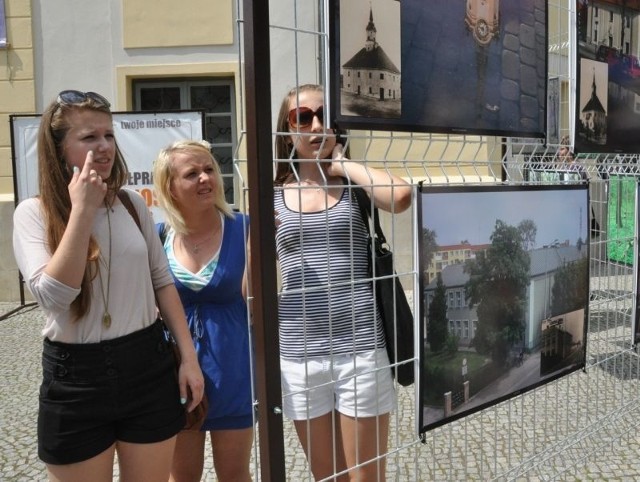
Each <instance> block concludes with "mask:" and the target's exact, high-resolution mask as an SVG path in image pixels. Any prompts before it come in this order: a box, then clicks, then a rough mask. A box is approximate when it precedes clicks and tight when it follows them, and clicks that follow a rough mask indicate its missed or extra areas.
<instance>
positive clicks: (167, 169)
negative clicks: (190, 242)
mask: <svg viewBox="0 0 640 482" xmlns="http://www.w3.org/2000/svg"><path fill="white" fill-rule="evenodd" d="M176 154H191V155H194V156H195V155H198V154H206V155H207V156H209V158H210V159H211V164H212V165H213V176H214V178H215V186H216V187H215V193H214V205H215V207H216V208H217V209H218V210H219V211H220V212H222V213H223V214H224V215H225V216H227V217H230V218H233V217H234V214H233V209H232V208H231V206H230V205H229V204H228V203H227V200H226V199H225V197H224V181H223V179H222V172H221V171H220V166H219V165H218V161H216V158H215V157H214V156H213V154H212V153H211V144H209V143H208V142H207V141H204V140H203V141H197V140H191V139H185V140H181V141H175V142H173V143H172V144H170V145H169V146H167V147H165V148H164V149H162V150H161V151H160V152H159V153H158V157H157V158H156V160H155V161H154V163H153V186H154V188H155V191H156V196H157V197H158V201H159V203H160V207H161V208H162V209H163V210H164V212H165V215H166V217H167V223H168V224H169V226H171V227H172V228H173V229H174V230H175V231H176V233H179V234H188V230H187V226H186V225H185V222H184V216H183V215H182V213H181V212H180V209H178V207H177V206H176V203H175V201H174V199H173V196H172V195H171V182H172V181H173V176H174V174H175V170H174V166H173V161H174V157H175V155H176Z"/></svg>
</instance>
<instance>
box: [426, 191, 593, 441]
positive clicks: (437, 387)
mask: <svg viewBox="0 0 640 482" xmlns="http://www.w3.org/2000/svg"><path fill="white" fill-rule="evenodd" d="M490 198H492V199H490ZM490 201H491V202H490ZM554 201H555V202H554ZM417 204H418V206H417V210H418V225H419V228H418V232H419V244H420V248H419V249H420V250H419V253H420V255H419V259H420V274H421V275H420V277H419V286H420V287H419V289H420V293H421V295H422V296H421V299H420V302H419V310H420V312H419V320H421V322H420V323H419V325H420V343H419V345H420V352H419V363H420V365H419V366H420V376H419V378H418V387H417V390H418V409H419V413H418V428H419V432H420V433H425V432H427V431H429V430H432V429H434V428H436V427H439V426H441V425H444V424H447V423H449V422H452V421H454V420H457V419H460V418H462V417H466V416H468V415H471V414H473V413H476V412H477V411H480V410H484V409H486V408H488V407H491V406H493V405H495V404H497V403H500V402H502V401H505V400H507V399H510V398H513V397H515V396H517V395H520V394H522V393H525V392H527V391H530V390H532V389H534V388H537V387H539V386H541V385H544V384H546V383H549V382H551V381H552V380H555V379H557V378H560V377H562V376H565V375H568V374H569V373H572V372H574V371H576V370H580V369H583V368H584V367H585V364H586V342H587V319H588V309H589V259H590V253H589V251H590V249H589V244H590V242H589V214H588V212H589V188H588V184H587V183H584V182H581V183H562V184H545V185H535V184H524V185H505V184H491V185H449V186H435V185H428V184H420V185H419V188H418V198H417ZM488 206H491V208H489V207H488ZM429 213H437V214H433V215H432V214H429ZM577 213H579V216H576V215H577ZM430 216H431V218H434V219H435V218H437V217H440V218H442V221H435V220H433V221H430V219H431V218H430ZM501 218H504V219H503V220H505V219H506V220H509V219H514V220H515V219H517V220H520V221H524V220H525V219H531V220H532V221H534V223H536V226H538V235H542V233H545V234H546V235H547V236H556V237H555V238H554V239H557V236H561V235H562V234H563V233H564V232H565V229H568V228H563V227H562V226H563V225H564V226H567V225H566V222H568V223H570V224H571V225H572V226H574V227H575V226H576V224H575V223H576V222H577V223H579V224H578V226H579V227H578V228H577V231H576V232H575V233H576V237H575V238H574V239H573V241H574V243H573V244H572V243H571V242H558V241H556V242H554V243H551V244H544V243H540V246H537V245H536V246H537V247H536V249H534V250H531V251H527V253H528V254H529V256H530V258H529V259H530V261H531V260H533V261H531V265H530V267H529V268H530V270H529V273H528V277H529V278H528V283H529V284H528V285H527V292H530V293H534V296H533V297H532V296H531V295H529V297H528V298H526V302H527V304H526V307H527V309H526V310H525V311H524V312H525V313H528V316H529V317H528V318H525V317H523V319H522V320H523V328H522V330H523V333H522V336H521V340H522V342H521V344H520V345H517V344H516V345H513V344H511V345H509V346H508V348H509V350H508V355H507V357H505V359H504V360H503V362H502V364H500V362H499V361H496V360H494V359H492V357H491V356H490V357H489V361H486V360H485V361H484V362H483V363H484V365H482V367H488V366H489V365H491V368H486V369H485V372H489V371H490V372H491V373H492V375H491V376H494V377H497V378H494V379H493V381H489V382H487V381H486V377H487V375H486V374H485V375H482V376H483V377H485V378H483V379H482V382H481V381H480V380H481V379H480V378H476V377H479V376H480V375H478V374H479V373H480V372H476V371H473V372H472V371H471V370H472V367H473V366H475V365H477V363H478V356H479V357H480V358H482V357H485V358H486V357H487V355H486V354H485V355H482V354H479V353H478V349H477V348H473V349H471V348H469V347H464V350H460V348H461V347H462V344H461V341H460V339H459V340H458V345H457V350H458V351H457V353H456V354H455V357H456V358H454V359H452V360H453V361H451V362H450V363H451V366H450V367H444V368H443V367H442V365H440V366H439V368H437V366H438V363H440V361H439V359H437V358H436V357H437V356H440V352H438V353H433V352H430V349H431V347H430V345H432V344H433V343H434V340H433V339H431V338H430V337H428V336H427V335H428V333H434V332H435V331H436V327H435V325H434V326H433V327H432V320H430V319H429V316H428V314H429V305H430V303H432V302H433V300H434V297H435V295H434V293H435V290H433V285H434V282H433V280H429V279H425V278H426V275H425V273H427V272H428V271H429V265H428V262H427V260H428V258H429V249H431V250H432V251H433V246H432V244H431V243H430V242H429V241H428V239H432V238H430V237H429V236H427V235H425V234H424V233H425V231H424V230H425V229H434V231H435V232H436V237H435V240H436V242H438V241H437V232H438V231H437V226H445V223H447V225H448V226H449V227H447V228H444V229H449V230H450V231H451V235H453V233H454V232H458V230H460V231H459V232H460V233H467V236H466V238H463V239H465V240H467V241H470V244H471V245H474V244H475V245H477V246H480V248H478V249H486V250H487V251H486V252H487V253H488V252H489V251H490V250H491V249H492V248H491V247H488V248H487V247H485V248H482V245H483V243H478V242H477V240H478V235H479V233H480V229H482V230H485V231H486V230H487V229H486V226H488V225H490V224H494V229H497V228H496V226H497V220H498V219H501ZM576 218H579V219H576ZM445 220H446V221H445ZM483 220H484V224H482V223H483ZM558 220H561V222H557V221H558ZM504 222H505V223H507V224H508V221H504ZM554 222H555V224H553V223H554ZM469 226H474V227H469ZM480 226H484V227H482V228H480ZM509 226H510V225H509ZM554 226H557V227H554ZM511 227H513V226H510V227H509V229H507V231H505V232H512V233H513V230H511ZM503 228H504V226H503V227H501V230H502V229H503ZM440 232H441V233H443V232H444V231H443V230H442V229H441V230H440ZM494 234H495V233H494ZM501 236H502V235H500V236H498V238H500V237H501ZM456 239H457V238H456ZM545 239H546V237H545ZM567 239H569V238H567ZM579 240H580V241H579ZM487 243H488V244H489V245H490V246H492V245H491V243H492V241H491V240H490V238H488V239H487V240H486V243H484V244H487ZM443 245H446V246H451V243H449V244H447V243H446V242H445V243H443ZM430 246H431V247H430ZM572 252H573V255H575V259H573V261H571V262H567V264H563V262H564V261H566V260H569V259H571V256H572ZM476 256H477V258H476V259H480V257H481V256H480V255H476ZM482 256H485V257H486V258H489V255H482ZM556 258H557V259H556ZM449 259H451V258H450V257H449ZM493 259H494V261H495V259H496V258H495V256H494V257H493ZM563 260H564V261H563ZM534 261H535V263H536V264H535V266H536V270H534V269H533V268H532V266H533V263H534ZM447 269H448V267H447V268H443V271H442V273H443V274H441V276H442V277H443V278H447V276H448V275H447V274H445V270H447ZM561 269H564V270H567V269H575V270H577V271H576V272H577V273H579V274H580V276H575V279H576V285H575V286H576V287H578V288H579V289H578V290H577V292H578V293H579V294H580V295H579V297H577V298H575V300H573V304H572V305H571V307H570V309H568V311H566V312H553V311H549V310H551V307H556V308H554V309H559V308H557V307H558V306H560V307H562V306H563V304H562V302H563V299H562V297H561V295H557V296H558V300H557V303H556V300H553V298H552V296H551V293H552V290H553V281H550V280H551V279H552V278H550V277H551V276H553V277H555V276H565V279H566V277H567V276H569V274H570V273H571V271H564V273H562V274H561V272H560V270H561ZM456 270H457V271H456ZM538 271H540V272H539V273H538ZM450 272H451V273H452V276H451V278H448V279H451V280H455V276H456V273H458V274H459V273H460V272H462V273H464V268H462V269H461V268H460V267H459V266H455V264H453V265H452V268H450ZM519 272H522V270H520V271H519ZM573 274H574V275H575V272H574V273H573ZM476 275H477V273H476V274H474V276H476ZM461 279H464V277H462V278H461ZM447 281H448V280H447ZM445 283H446V281H445ZM436 284H437V282H436ZM459 286H460V285H456V284H455V282H453V283H452V284H451V287H452V288H451V289H450V290H449V291H446V295H445V302H446V303H449V302H450V300H452V302H454V303H456V302H457V300H456V299H455V298H453V299H451V298H450V296H451V295H450V294H449V293H451V292H453V293H454V294H455V292H456V290H457V289H458V287H459ZM476 286H479V287H483V286H486V288H485V289H487V290H488V289H490V288H491V285H490V283H487V284H484V285H483V283H482V282H480V283H479V284H476ZM558 286H560V284H559V285H558ZM462 287H463V288H464V289H467V285H466V282H465V284H464V285H462ZM453 288H455V289H453ZM547 290H548V291H547ZM559 291H560V289H559ZM541 293H543V294H544V295H543V294H541ZM547 293H548V294H547ZM466 294H467V292H466V291H463V294H462V298H463V299H464V301H465V302H468V298H467V297H466ZM456 296H457V294H456ZM554 296H556V295H554ZM489 298H490V297H489ZM576 300H577V301H576ZM576 302H577V305H576ZM487 303H488V304H489V305H490V303H491V301H490V299H489V300H487ZM548 306H549V308H547V307H548ZM564 306H568V304H565V305H564ZM576 306H578V308H576ZM478 307H479V305H478V304H476V305H475V306H472V305H468V306H466V307H462V306H460V307H459V308H460V310H464V309H467V310H468V311H469V312H471V311H472V310H474V309H477V308H478ZM451 309H453V308H451ZM455 309H458V308H457V307H456V308H455ZM449 312H450V308H449V306H448V305H447V313H449ZM460 313H462V311H460ZM532 314H533V315H532ZM433 316H435V315H433ZM532 318H534V319H532ZM485 319H486V317H485ZM489 319H490V320H491V318H489ZM450 321H454V320H452V318H449V317H448V315H447V324H449V322H450ZM468 321H469V322H470V326H473V323H472V320H471V319H469V320H468ZM483 322H484V321H480V320H479V321H478V324H477V327H476V328H475V330H476V335H477V330H478V329H479V326H480V323H483ZM545 323H546V324H545ZM543 328H544V330H546V331H544V330H543ZM454 333H455V328H454ZM536 340H537V341H536ZM541 340H542V341H541ZM550 340H552V341H550ZM554 340H555V341H554ZM543 342H544V343H543ZM553 343H556V344H555V345H554V344H553ZM549 347H552V351H551V352H550V351H549ZM567 347H569V348H567ZM516 348H517V349H519V350H520V351H519V352H518V351H517V350H515V351H514V349H516ZM543 348H544V350H545V352H544V353H543V351H542V350H543ZM474 350H475V352H474ZM553 350H555V351H553ZM558 350H560V351H561V352H562V353H564V354H565V355H566V356H561V357H560V358H558ZM460 353H464V358H462V364H461V366H460V367H459V368H460V373H459V375H460V376H458V374H457V373H456V370H457V368H455V367H456V366H457V365H456V363H457V362H458V358H459V357H460V356H459V355H460ZM467 358H468V359H469V360H468V363H466V362H467ZM474 359H475V361H474ZM554 363H555V365H554ZM465 367H466V371H465ZM550 367H553V369H551V368H550ZM436 368H437V369H436ZM438 370H440V374H438ZM536 370H538V375H537V376H535V372H536ZM456 377H457V378H459V379H461V380H464V381H467V382H468V384H467V385H466V388H465V385H464V382H463V384H462V386H460V385H459V384H458V385H457V383H458V381H459V380H457V379H456ZM501 377H504V378H501ZM509 378H511V379H512V380H513V385H511V386H509V385H502V383H503V382H504V380H505V379H506V380H509ZM474 380H476V382H477V384H478V385H476V387H480V384H481V383H483V384H484V385H482V388H481V391H482V393H480V392H479V391H477V390H476V388H475V387H472V385H473V382H474ZM496 380H497V381H496ZM447 384H450V385H447ZM505 387H508V388H505ZM465 391H466V393H465ZM448 392H449V393H451V395H450V396H449V401H450V403H451V407H449V408H450V409H449V410H448V411H447V403H448V402H447V395H446V394H447V393H448ZM456 393H460V394H461V395H460V396H462V397H463V402H462V404H461V405H460V406H458V407H456V408H455V409H454V408H453V405H454V404H455V403H456V399H457V397H458V395H456ZM433 400H437V404H435V405H434V404H433ZM440 402H441V403H440ZM438 413H440V415H438Z"/></svg>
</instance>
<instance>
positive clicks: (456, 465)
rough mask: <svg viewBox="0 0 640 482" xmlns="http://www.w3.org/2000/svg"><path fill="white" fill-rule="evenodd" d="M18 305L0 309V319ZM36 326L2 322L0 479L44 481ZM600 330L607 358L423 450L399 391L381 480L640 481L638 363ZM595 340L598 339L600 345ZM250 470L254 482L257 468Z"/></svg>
mask: <svg viewBox="0 0 640 482" xmlns="http://www.w3.org/2000/svg"><path fill="white" fill-rule="evenodd" d="M17 306H18V305H17V304H10V303H0V315H1V314H3V313H7V312H9V311H10V310H12V309H14V308H16V307H17ZM609 325H611V322H609ZM42 326H43V315H42V313H41V311H40V310H39V309H37V308H35V307H27V308H23V309H22V310H20V311H18V312H17V313H15V314H14V315H12V316H10V317H9V318H7V319H5V320H2V321H0V347H1V349H0V366H1V367H2V378H1V380H2V382H1V383H2V390H1V391H0V481H40V480H46V471H45V469H44V466H43V464H42V463H41V462H40V461H39V460H38V458H37V454H36V416H37V391H38V385H39V382H40V371H41V369H40V351H41V337H40V330H41V327H42ZM605 328H606V327H603V328H602V329H601V330H599V331H598V332H595V333H594V334H593V338H594V339H593V340H592V341H593V345H594V346H596V347H597V346H598V344H599V343H602V344H604V345H602V346H603V348H602V350H601V354H600V355H598V356H605V355H606V354H607V353H608V356H609V358H607V359H606V361H603V362H602V363H599V364H598V366H597V367H595V368H594V367H592V368H591V369H590V370H589V371H588V372H587V373H586V374H585V373H577V374H576V375H575V376H574V375H573V374H572V375H570V376H568V377H565V379H563V380H561V381H559V382H558V383H554V384H549V385H547V386H545V387H543V388H542V389H540V390H536V391H534V392H533V393H531V392H529V394H525V395H526V396H521V397H519V399H518V400H517V401H511V402H506V403H502V404H500V405H498V406H496V407H492V408H490V409H487V410H484V411H483V412H480V413H478V414H474V415H471V416H469V417H466V418H465V419H463V420H462V421H458V422H454V423H451V424H448V425H446V426H444V427H440V428H439V429H436V430H434V431H431V432H428V433H427V437H426V438H425V441H424V443H421V442H419V440H418V439H417V437H416V435H415V408H414V401H413V389H412V388H400V389H399V402H398V410H397V412H396V413H395V414H394V416H393V419H392V424H391V436H390V444H389V446H390V453H391V455H390V456H389V462H388V469H387V474H388V480H396V481H418V480H419V481H430V480H488V479H494V478H496V479H498V480H527V481H530V480H531V481H537V480H615V481H635V480H637V479H638V478H640V437H639V436H638V425H639V422H638V421H639V420H640V404H639V403H638V399H639V397H640V388H639V385H638V379H637V378H638V377H637V373H638V367H639V366H640V363H639V362H638V358H637V356H635V355H634V354H633V353H626V354H625V356H624V357H623V356H618V355H616V354H615V352H613V353H612V352H611V349H612V348H611V346H609V345H611V343H615V340H616V339H617V338H616V337H615V333H613V335H611V333H609V332H611V331H612V330H613V331H614V332H615V330H616V328H615V326H614V328H609V329H608V330H607V329H605ZM603 334H607V336H606V338H602V339H600V340H599V339H598V337H599V336H602V335H603ZM605 345H606V346H605ZM603 360H605V359H604V358H603ZM284 429H285V447H286V471H287V479H288V480H290V481H303V480H311V478H310V475H309V472H308V467H307V464H306V461H305V458H304V455H303V454H302V450H301V448H300V446H299V444H298V441H297V438H296V435H295V433H294V431H293V429H292V425H291V424H290V423H289V422H285V427H284ZM256 451H257V449H256ZM206 460H207V462H206V466H205V476H204V479H203V480H207V481H215V480H217V479H216V477H215V473H214V470H213V466H212V465H213V464H212V461H211V457H210V454H207V459H206ZM254 460H255V459H254ZM253 467H254V478H255V480H258V477H256V476H255V474H256V473H258V472H259V471H257V470H256V469H255V467H256V465H255V462H254V463H253ZM116 476H117V466H116Z"/></svg>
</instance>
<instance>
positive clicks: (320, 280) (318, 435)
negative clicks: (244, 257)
mask: <svg viewBox="0 0 640 482" xmlns="http://www.w3.org/2000/svg"><path fill="white" fill-rule="evenodd" d="M277 131H278V133H279V135H278V137H277V138H276V144H275V153H276V163H277V166H276V175H275V193H274V196H275V198H274V206H275V210H276V223H277V231H276V251H277V256H278V260H279V264H280V270H281V274H282V291H281V294H280V299H279V323H280V354H281V371H282V384H283V392H284V396H283V407H284V414H285V415H286V416H287V417H289V418H291V419H293V421H294V425H295V428H296V431H297V434H298V437H299V439H300V442H301V444H302V447H303V449H304V451H305V454H306V456H307V459H308V461H309V463H310V467H311V471H312V472H313V475H314V477H315V478H316V479H317V480H318V479H324V478H325V477H330V476H332V475H333V474H336V473H341V475H340V476H339V477H338V480H349V479H350V480H377V481H383V480H385V454H386V451H387V442H388V433H389V413H390V412H391V411H392V410H393V409H394V407H395V406H396V395H395V390H394V386H393V380H392V375H391V370H390V368H389V359H388V356H387V352H386V350H385V338H384V331H383V327H382V321H381V318H380V315H379V312H378V309H377V306H376V302H375V295H374V291H373V286H372V282H371V279H370V275H369V273H368V263H369V255H368V240H367V237H368V228H367V227H366V226H365V225H364V222H363V221H362V217H361V214H360V210H359V207H358V203H357V201H356V198H355V194H354V193H353V192H352V188H351V187H350V186H349V185H348V184H349V183H350V184H353V185H357V186H359V187H361V188H362V189H364V190H365V192H366V193H367V195H368V196H369V197H370V198H371V199H373V203H374V204H375V206H376V207H378V208H380V209H383V210H385V211H390V212H395V213H399V212H401V211H404V210H406V209H407V208H408V207H409V206H410V203H411V196H412V189H411V186H410V185H408V184H407V183H406V182H405V181H404V180H402V179H401V178H399V177H397V176H395V175H393V174H391V173H389V172H388V171H381V170H377V169H372V168H370V167H368V166H365V165H364V164H362V163H360V162H354V161H351V160H349V159H347V158H346V157H345V155H344V152H343V149H344V146H343V145H342V144H341V143H337V142H336V133H335V131H334V130H332V129H330V128H327V127H326V126H325V118H324V92H323V89H322V87H321V86H318V85H312V84H307V85H302V86H300V87H299V88H297V89H293V90H291V91H290V92H288V93H287V94H286V96H285V97H284V99H283V101H282V104H281V108H280V111H279V115H278V120H277ZM356 466H358V467H357V468H356Z"/></svg>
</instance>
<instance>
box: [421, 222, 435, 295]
mask: <svg viewBox="0 0 640 482" xmlns="http://www.w3.org/2000/svg"><path fill="white" fill-rule="evenodd" d="M437 250H438V243H436V232H435V231H434V230H433V229H427V228H424V229H423V230H422V259H423V260H424V261H423V266H425V267H426V266H429V264H431V260H433V256H434V255H435V253H436V251H437ZM430 281H431V280H427V283H429V282H430Z"/></svg>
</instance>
